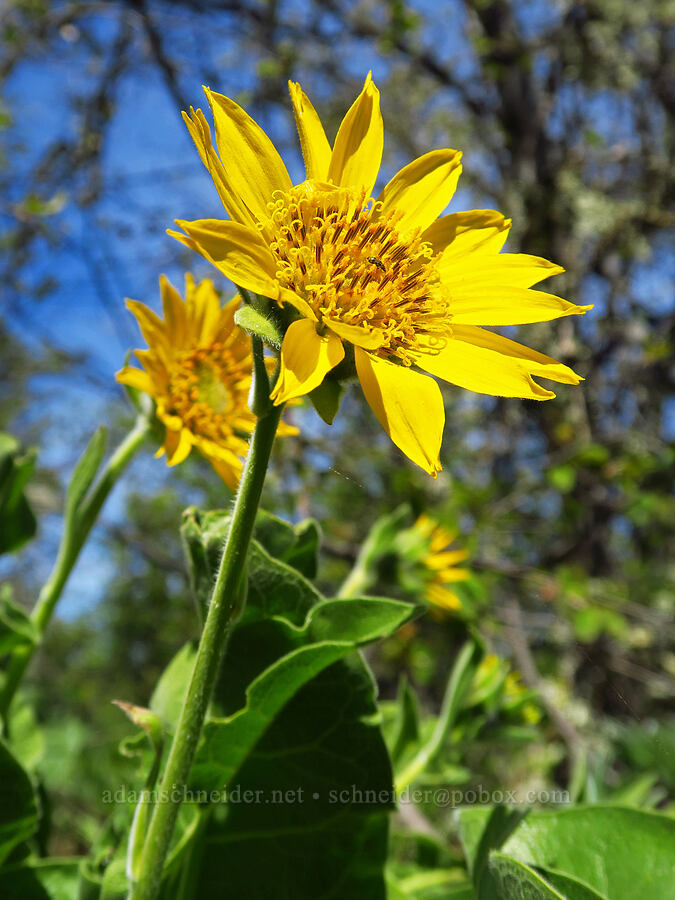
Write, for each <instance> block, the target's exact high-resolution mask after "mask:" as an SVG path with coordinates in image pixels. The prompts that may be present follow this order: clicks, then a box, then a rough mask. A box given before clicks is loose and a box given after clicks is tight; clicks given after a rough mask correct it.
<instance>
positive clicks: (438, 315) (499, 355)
mask: <svg viewBox="0 0 675 900" xmlns="http://www.w3.org/2000/svg"><path fill="white" fill-rule="evenodd" d="M205 92H206V97H207V100H208V102H209V105H210V107H211V112H212V114H213V119H214V122H215V132H216V144H217V147H218V154H219V155H218V154H216V152H215V150H214V147H213V145H212V142H211V132H210V128H209V125H208V122H207V121H206V118H205V117H204V115H203V113H202V112H201V110H199V109H198V110H196V111H195V110H194V109H191V110H190V115H189V116H188V115H187V114H186V113H184V114H183V116H184V118H185V121H186V123H187V126H188V128H189V130H190V134H191V135H192V138H193V140H194V142H195V144H196V145H197V149H198V150H199V153H200V156H201V158H202V161H203V162H204V164H205V166H206V167H207V169H208V170H209V172H210V174H211V177H212V178H213V181H214V183H215V186H216V189H217V190H218V193H219V195H220V198H221V200H222V202H223V205H224V207H225V209H226V210H227V212H228V214H229V216H230V220H229V221H226V220H221V219H201V220H198V221H195V222H185V221H181V220H177V224H178V225H179V226H180V227H181V228H182V229H183V231H184V232H185V233H184V234H181V233H179V232H169V233H170V234H172V235H173V236H174V237H176V238H177V239H178V240H180V241H182V242H183V243H184V244H186V245H187V246H188V247H191V248H193V249H194V250H197V251H198V252H199V253H201V254H202V255H203V256H204V257H205V258H206V259H208V260H209V261H210V262H212V263H213V264H214V265H215V266H216V267H217V268H218V269H220V271H221V272H223V273H224V274H225V275H226V276H227V277H228V278H230V279H231V280H232V281H234V282H235V283H236V284H238V285H240V286H242V287H244V288H248V289H249V290H252V291H255V292H256V293H258V294H261V295H263V296H266V297H269V298H271V299H272V300H274V301H277V302H278V303H280V304H283V305H285V304H290V305H291V307H292V308H293V309H294V311H295V319H294V321H292V322H291V323H290V325H289V327H288V328H287V330H286V333H285V336H284V339H283V344H282V347H281V369H280V373H279V378H278V381H277V384H276V386H275V390H274V393H273V395H272V399H273V401H274V402H275V403H277V404H279V403H283V402H285V401H287V400H290V399H293V398H295V397H301V396H303V395H305V394H308V393H309V392H310V391H312V390H313V389H315V388H317V387H318V386H319V385H320V384H321V383H322V382H323V380H324V378H326V376H329V377H335V373H334V372H333V370H335V368H336V367H337V366H340V370H339V373H341V372H343V371H347V372H350V371H351V372H355V374H356V375H357V376H358V378H359V381H360V382H361V386H362V388H363V392H364V394H365V396H366V400H367V401H368V403H369V404H370V406H371V408H372V410H373V412H374V413H375V415H376V416H377V418H378V419H379V421H380V423H381V424H382V426H383V427H384V428H385V429H386V431H387V432H388V434H389V435H390V437H391V439H392V440H393V441H394V443H395V444H397V446H398V447H400V449H401V450H402V451H403V452H404V453H405V454H407V456H409V457H410V459H411V460H413V462H415V463H417V464H418V465H419V466H421V467H422V468H423V469H425V471H427V472H429V473H430V474H432V475H435V474H436V473H437V472H438V471H440V468H441V466H440V461H439V451H440V445H441V437H442V433H443V425H444V420H445V414H444V410H443V401H442V397H441V392H440V390H439V387H438V384H437V383H436V382H435V381H434V380H433V378H430V377H428V376H429V375H432V376H435V377H437V378H440V379H442V380H444V381H449V382H451V383H452V384H456V385H459V386H460V387H463V388H467V389H468V390H472V391H477V392H479V393H484V394H492V395H495V396H502V397H524V398H531V399H535V400H547V399H549V398H551V397H554V396H555V395H554V394H553V393H552V392H551V391H549V390H546V389H545V388H543V387H541V385H539V384H538V383H537V382H536V381H534V379H533V378H532V376H533V375H538V376H542V377H544V378H548V379H551V380H553V381H559V382H564V383H567V384H578V383H579V381H581V378H580V377H579V376H578V375H576V374H575V373H574V372H573V371H572V370H571V369H570V368H568V367H567V366H564V365H562V364H561V363H558V362H556V361H555V360H553V359H551V358H549V357H547V356H544V355H543V354H541V353H538V352H536V351H535V350H530V349H529V348H527V347H524V346H522V345H520V344H518V343H516V342H514V341H512V340H509V339H508V338H505V337H502V336H501V335H498V334H495V333H494V332H491V331H486V330H485V329H484V327H483V326H486V325H487V326H499V325H520V324H525V323H529V322H544V321H547V320H550V319H555V318H558V317H560V316H568V315H573V314H577V313H583V312H585V311H586V310H587V309H590V307H588V306H575V305H574V304H572V303H569V302H568V301H566V300H563V299H561V298H560V297H556V296H553V295H551V294H546V293H542V292H540V291H534V290H531V288H532V285H533V284H536V283H537V282H539V281H541V280H542V279H544V278H548V277H550V276H551V275H555V274H557V273H558V272H562V271H563V270H562V268H561V267H560V266H556V265H554V264H553V263H550V262H548V261H547V260H545V259H540V258H538V257H535V256H528V255H524V254H511V253H504V254H500V250H501V249H502V247H503V245H504V242H505V240H506V237H507V234H508V231H509V227H510V224H511V223H510V221H509V220H508V219H505V218H504V216H502V215H501V214H500V213H498V212H495V211H493V210H474V211H472V212H462V213H454V214H452V215H447V216H443V217H442V218H437V217H438V216H439V215H440V213H441V212H443V210H444V209H445V207H446V206H447V205H448V203H449V202H450V199H451V198H452V195H453V193H454V191H455V188H456V185H457V180H458V178H459V174H460V172H461V165H460V159H461V153H459V151H457V150H450V149H442V150H432V151H431V152H429V153H426V154H424V156H421V157H420V158H419V159H416V160H415V161H414V162H412V163H410V164H409V165H407V166H405V167H404V168H403V169H401V171H400V172H399V173H398V174H397V175H395V176H394V177H393V178H392V179H391V181H390V182H389V183H388V184H387V185H386V186H385V187H384V188H383V190H382V191H381V193H380V194H379V196H378V197H377V199H376V200H373V197H372V192H373V188H374V186H375V181H376V178H377V174H378V170H379V167H380V162H381V158H382V147H383V126H382V116H381V114H380V102H379V92H378V90H377V88H376V87H375V85H374V84H373V82H372V80H371V77H370V75H369V76H368V78H367V79H366V82H365V85H364V87H363V90H362V91H361V93H360V94H359V96H358V97H357V99H356V100H355V102H354V104H353V105H352V107H351V108H350V110H349V111H348V112H347V114H346V116H345V117H344V119H343V121H342V124H341V125H340V128H339V130H338V133H337V137H336V138H335V142H334V144H333V147H332V148H331V145H330V143H329V142H328V140H327V138H326V135H325V133H324V130H323V127H322V125H321V122H320V120H319V117H318V116H317V113H316V111H315V110H314V108H313V106H312V104H311V103H310V102H309V100H308V99H307V97H306V96H305V94H304V93H303V92H302V90H301V88H300V86H299V85H298V84H291V85H290V93H291V99H292V102H293V107H294V110H295V118H296V123H297V127H298V132H299V135H300V143H301V146H302V152H303V156H304V160H305V166H306V175H307V178H306V180H305V181H303V182H302V184H299V185H295V186H294V185H293V184H292V183H291V179H290V177H289V175H288V172H287V171H286V167H285V166H284V163H283V162H282V160H281V157H280V156H279V154H278V153H277V151H276V149H275V148H274V146H273V144H272V143H271V141H270V140H269V138H268V137H267V135H266V134H265V133H264V131H263V130H262V129H261V128H260V127H259V126H258V125H257V124H256V123H255V122H254V121H253V119H251V118H250V117H249V116H248V115H247V113H246V112H244V110H243V109H241V107H239V106H238V105H237V104H236V103H234V102H233V101H232V100H230V99H228V98H227V97H224V96H223V95H221V94H217V93H215V92H213V91H211V90H210V89H209V88H205ZM341 364H342V365H341ZM332 372H333V375H332V376H331V375H330V374H329V373H332Z"/></svg>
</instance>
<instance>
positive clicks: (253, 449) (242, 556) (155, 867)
mask: <svg viewBox="0 0 675 900" xmlns="http://www.w3.org/2000/svg"><path fill="white" fill-rule="evenodd" d="M253 351H254V356H255V357H260V358H257V359H256V360H255V362H256V366H255V371H256V378H255V382H256V384H255V386H254V394H255V397H254V403H253V404H252V405H255V406H257V408H258V409H261V408H264V407H265V403H264V398H265V396H266V397H267V405H266V411H265V413H264V414H263V415H261V416H260V418H259V419H258V422H257V424H256V427H255V431H254V432H253V437H252V438H251V444H250V446H249V451H248V455H247V457H246V463H245V465H244V471H243V473H242V476H241V482H240V484H239V491H238V493H237V499H236V501H235V506H234V512H233V514H232V522H231V525H230V531H229V534H228V537H227V542H226V544H225V549H224V551H223V556H222V559H221V563H220V569H219V571H218V576H217V579H216V583H215V586H214V589H213V594H212V596H211V600H210V602H209V608H208V613H207V616H206V622H205V623H204V630H203V631H202V636H201V639H200V642H199V649H198V651H197V657H196V659H195V664H194V668H193V671H192V677H191V679H190V684H189V687H188V690H187V694H186V696H185V700H184V701H183V709H182V711H181V715H180V720H179V722H178V726H177V728H176V734H175V736H174V739H173V743H172V745H171V750H170V752H169V757H168V759H167V763H166V769H165V771H164V776H163V779H162V782H161V785H160V789H159V793H158V796H159V797H161V798H167V800H166V801H164V800H163V801H162V802H158V804H157V805H156V807H155V809H154V812H153V815H152V819H151V822H150V826H149V829H148V835H147V839H146V842H145V847H144V850H143V854H142V856H141V859H140V863H139V866H138V869H137V872H136V873H135V876H136V877H135V881H134V883H133V884H132V886H131V891H130V894H129V896H130V898H131V900H153V898H155V897H157V895H158V893H159V890H160V885H161V880H162V871H163V867H164V862H165V859H166V856H167V853H168V850H169V845H170V842H171V835H172V833H173V829H174V825H175V822H176V817H177V815H178V810H179V807H180V802H181V798H182V794H183V788H184V786H185V785H186V783H187V780H188V776H189V773H190V767H191V766H192V761H193V758H194V755H195V751H196V749H197V743H198V741H199V737H200V735H201V731H202V726H203V724H204V719H205V717H206V713H207V709H208V706H209V703H210V700H211V696H212V694H213V690H214V686H215V683H216V679H217V677H218V670H219V668H220V665H221V662H222V659H223V656H224V654H225V646H226V643H227V637H228V634H229V631H230V628H231V626H232V624H233V622H234V620H236V618H238V616H239V615H240V614H241V612H242V605H243V603H244V602H245V599H244V596H245V595H244V594H243V588H244V585H243V584H242V581H243V578H244V573H245V566H246V555H247V552H248V547H249V543H250V540H251V535H252V533H253V526H254V523H255V518H256V513H257V511H258V504H259V502H260V495H261V493H262V488H263V482H264V480H265V474H266V472H267V465H268V462H269V457H270V452H271V450H272V444H273V443H274V437H275V435H276V431H277V426H278V424H279V418H280V416H281V409H282V408H281V407H280V406H278V407H272V406H270V404H269V384H268V383H267V373H266V372H265V370H264V366H261V365H260V362H261V359H262V344H261V343H260V341H258V340H256V339H254V341H253ZM263 375H264V378H263Z"/></svg>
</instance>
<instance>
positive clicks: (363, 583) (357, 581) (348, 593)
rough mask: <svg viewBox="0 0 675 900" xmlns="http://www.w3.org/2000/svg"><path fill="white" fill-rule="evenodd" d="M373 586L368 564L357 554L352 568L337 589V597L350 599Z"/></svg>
mask: <svg viewBox="0 0 675 900" xmlns="http://www.w3.org/2000/svg"><path fill="white" fill-rule="evenodd" d="M372 586H373V577H372V574H371V572H370V569H369V568H368V566H367V565H366V564H365V563H364V561H363V560H362V559H361V557H360V556H359V557H358V558H357V560H356V562H355V563H354V568H353V569H352V570H351V572H350V573H349V575H347V577H346V578H345V580H344V581H343V582H342V585H341V586H340V590H339V591H338V594H337V595H338V597H342V598H343V599H351V598H353V597H360V596H362V595H363V594H365V593H367V592H368V590H369V589H370V588H372Z"/></svg>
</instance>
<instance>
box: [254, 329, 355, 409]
mask: <svg viewBox="0 0 675 900" xmlns="http://www.w3.org/2000/svg"><path fill="white" fill-rule="evenodd" d="M344 355H345V350H344V347H343V346H342V341H341V340H340V338H339V337H337V336H336V335H334V334H332V333H331V332H330V331H327V332H326V333H325V334H324V335H318V334H317V333H316V326H315V325H314V323H313V322H310V321H309V319H297V320H296V321H295V322H291V324H290V325H289V327H288V331H287V332H286V334H285V335H284V342H283V344H282V345H281V360H280V363H281V366H280V369H279V377H278V379H277V383H276V384H275V386H274V390H273V391H272V394H271V399H272V402H273V403H274V405H275V406H278V405H279V404H280V403H285V402H286V401H287V400H293V399H294V398H295V397H302V396H304V395H305V394H308V393H309V392H310V391H313V390H314V388H315V387H318V386H319V385H320V384H321V382H322V381H323V379H324V378H325V376H326V375H327V374H328V372H330V370H331V369H334V368H335V366H337V364H338V363H339V362H342V360H343V359H344Z"/></svg>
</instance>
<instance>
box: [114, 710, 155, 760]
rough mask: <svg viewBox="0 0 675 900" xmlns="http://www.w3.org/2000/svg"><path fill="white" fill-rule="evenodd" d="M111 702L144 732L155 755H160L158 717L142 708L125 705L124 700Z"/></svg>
mask: <svg viewBox="0 0 675 900" xmlns="http://www.w3.org/2000/svg"><path fill="white" fill-rule="evenodd" d="M112 702H113V703H114V704H115V706H117V707H119V709H121V710H122V712H123V713H125V714H126V715H127V716H128V717H129V719H131V721H132V722H133V723H134V725H138V726H139V728H142V729H143V730H144V731H145V733H146V734H147V736H148V738H149V739H150V743H151V744H152V749H153V750H154V751H155V753H161V752H162V746H163V744H164V735H163V733H162V723H161V721H160V718H159V716H158V715H157V714H156V713H154V712H153V711H152V710H150V709H147V708H146V707H144V706H136V705H135V704H134V703H127V702H126V701H125V700H113V701H112Z"/></svg>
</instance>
